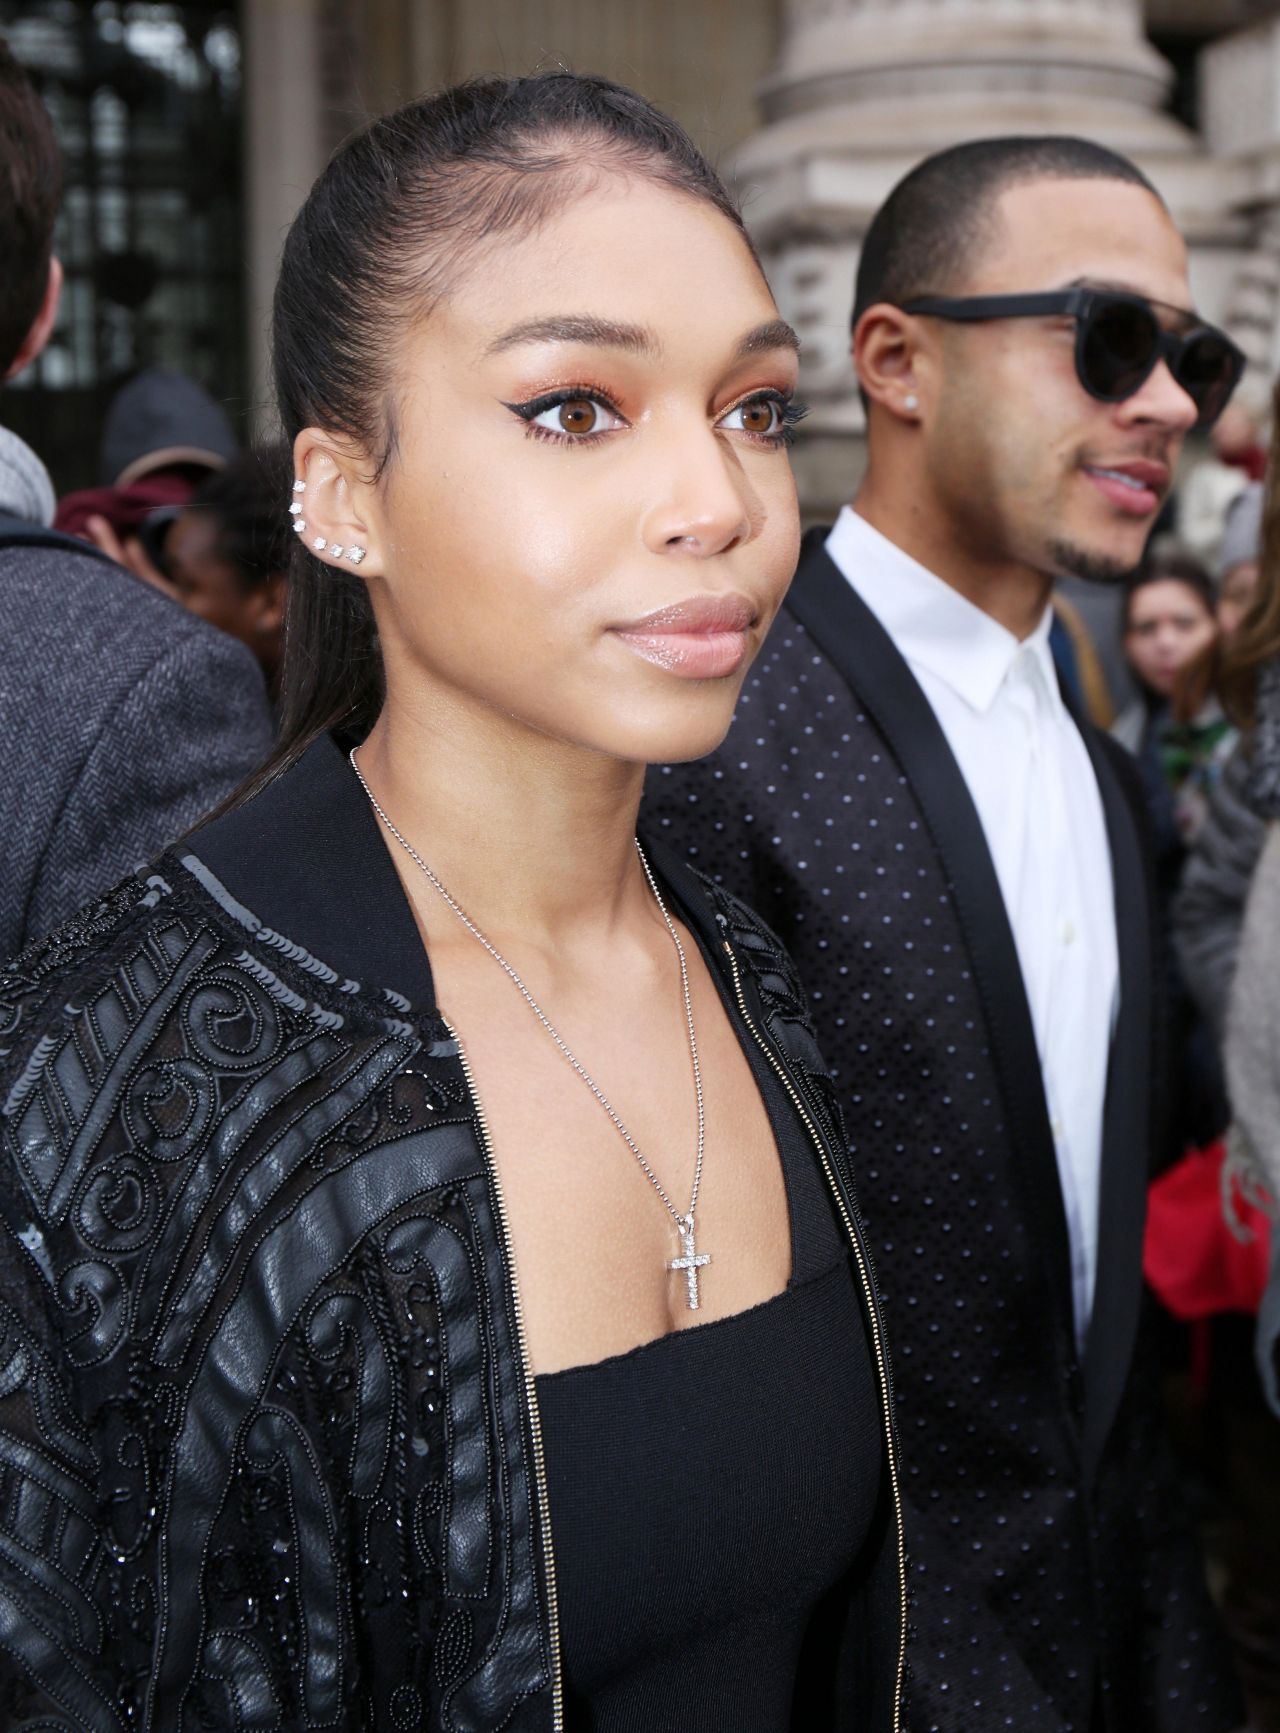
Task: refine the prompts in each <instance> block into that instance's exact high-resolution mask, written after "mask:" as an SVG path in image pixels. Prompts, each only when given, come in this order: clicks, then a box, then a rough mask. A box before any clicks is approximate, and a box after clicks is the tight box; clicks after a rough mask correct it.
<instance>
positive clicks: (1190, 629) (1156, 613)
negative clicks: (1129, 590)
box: [1124, 578, 1217, 698]
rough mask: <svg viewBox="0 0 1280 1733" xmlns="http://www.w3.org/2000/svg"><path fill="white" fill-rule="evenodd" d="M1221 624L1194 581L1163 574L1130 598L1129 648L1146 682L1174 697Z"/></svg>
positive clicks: (1126, 639) (1126, 640) (1126, 647)
mask: <svg viewBox="0 0 1280 1733" xmlns="http://www.w3.org/2000/svg"><path fill="white" fill-rule="evenodd" d="M1216 630H1217V627H1216V625H1215V623H1214V618H1213V615H1212V614H1211V613H1210V612H1209V610H1208V608H1206V607H1205V605H1204V603H1203V602H1202V601H1201V599H1200V597H1199V596H1198V595H1197V594H1196V592H1195V590H1193V589H1192V588H1191V586H1190V585H1189V584H1184V583H1182V582H1180V581H1179V580H1178V579H1177V578H1159V579H1157V580H1156V581H1155V582H1154V583H1150V584H1143V586H1142V588H1141V589H1139V590H1135V591H1134V593H1133V596H1132V597H1131V598H1130V602H1129V620H1128V625H1127V626H1126V628H1125V635H1124V650H1125V655H1126V656H1127V657H1128V659H1129V662H1130V665H1131V666H1132V668H1133V671H1134V673H1135V674H1136V675H1137V676H1138V679H1139V680H1140V681H1141V682H1142V684H1143V685H1144V686H1146V687H1148V688H1149V689H1150V690H1151V691H1152V692H1155V693H1157V694H1158V695H1159V696H1160V697H1161V698H1168V697H1169V696H1170V694H1171V693H1172V691H1173V688H1174V686H1175V684H1176V682H1177V678H1178V674H1179V672H1180V671H1181V669H1182V668H1183V667H1184V666H1185V665H1186V664H1187V663H1188V662H1189V661H1190V660H1191V659H1192V657H1193V656H1197V655H1198V654H1199V653H1200V651H1201V650H1203V649H1205V648H1206V647H1207V646H1208V644H1209V642H1210V640H1211V639H1212V638H1213V635H1214V632H1215V631H1216Z"/></svg>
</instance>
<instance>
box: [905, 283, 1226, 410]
mask: <svg viewBox="0 0 1280 1733" xmlns="http://www.w3.org/2000/svg"><path fill="white" fill-rule="evenodd" d="M1155 308H1156V303H1153V302H1151V301H1148V300H1145V299H1144V298H1143V297H1142V296H1141V295H1127V294H1124V293H1122V292H1121V291H1119V290H1116V289H1060V290H1054V291H1052V292H1050V293H1047V294H1042V295H920V296H917V297H916V298H915V299H914V300H911V301H904V302H902V311H903V312H904V313H925V314H928V315H930V316H931V317H933V318H935V319H960V320H964V321H973V322H975V323H976V322H979V321H981V320H984V319H1037V318H1045V317H1047V316H1051V315H1053V314H1055V313H1057V314H1066V315H1067V316H1068V317H1070V318H1072V319H1074V320H1075V321H1076V375H1077V377H1078V378H1079V380H1080V383H1081V385H1083V386H1084V388H1085V390H1086V391H1087V392H1088V393H1089V395H1090V397H1096V398H1098V399H1099V400H1100V401H1101V402H1103V403H1122V402H1123V401H1124V399H1125V398H1126V397H1132V396H1133V394H1134V392H1135V391H1139V390H1141V388H1142V386H1143V385H1144V384H1145V383H1146V381H1147V380H1148V379H1149V378H1150V377H1151V375H1152V373H1154V371H1155V369H1156V367H1157V366H1158V364H1159V363H1160V362H1161V361H1167V362H1168V364H1169V371H1170V373H1172V375H1173V377H1174V378H1175V379H1176V380H1177V382H1178V384H1179V385H1180V386H1181V387H1182V389H1183V390H1184V391H1185V392H1186V394H1187V396H1188V397H1189V398H1190V399H1191V401H1192V402H1193V403H1194V404H1195V406H1196V410H1197V411H1198V414H1197V419H1196V426H1197V427H1209V426H1211V425H1212V424H1213V423H1214V422H1215V421H1216V420H1217V419H1218V417H1219V416H1220V415H1221V414H1222V412H1223V410H1224V409H1225V408H1226V407H1227V400H1228V399H1229V398H1230V396H1231V393H1232V392H1233V391H1234V390H1235V388H1236V386H1237V385H1238V384H1239V382H1240V375H1241V374H1242V373H1243V372H1244V364H1245V358H1244V355H1243V354H1242V353H1241V351H1240V350H1239V349H1237V348H1236V346H1235V344H1234V343H1233V342H1232V341H1231V339H1230V337H1228V336H1227V334H1226V332H1225V331H1219V330H1218V329H1217V327H1216V326H1213V325H1197V326H1195V327H1194V328H1193V329H1192V330H1190V331H1186V332H1183V333H1181V334H1179V333H1178V332H1176V331H1166V330H1165V329H1164V328H1163V327H1162V325H1161V324H1160V321H1159V319H1158V318H1157V317H1156V312H1155ZM1172 310H1175V311H1176V309H1172Z"/></svg>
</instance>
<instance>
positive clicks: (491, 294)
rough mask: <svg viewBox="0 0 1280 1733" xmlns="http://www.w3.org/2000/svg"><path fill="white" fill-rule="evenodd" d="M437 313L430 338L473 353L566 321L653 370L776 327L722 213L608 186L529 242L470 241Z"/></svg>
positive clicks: (760, 281)
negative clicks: (688, 350)
mask: <svg viewBox="0 0 1280 1733" xmlns="http://www.w3.org/2000/svg"><path fill="white" fill-rule="evenodd" d="M439 311H440V313H441V315H442V318H441V320H440V321H439V326H440V332H439V334H440V336H441V337H444V336H445V330H444V327H448V328H449V330H448V336H449V339H450V340H452V341H458V340H459V339H462V340H464V341H466V342H467V343H468V345H469V346H470V348H471V349H472V351H473V354H474V353H476V352H479V353H483V354H486V355H487V354H493V353H497V352H498V351H499V350H501V349H503V348H514V347H515V346H516V345H515V343H514V341H511V340H509V337H508V334H510V333H518V332H521V331H524V332H526V333H529V334H531V339H530V340H533V339H536V337H537V335H538V333H539V331H540V329H541V331H542V333H543V335H544V336H554V331H553V327H554V326H555V325H556V324H557V323H560V324H564V323H566V322H568V321H575V322H576V323H577V324H578V325H579V326H580V327H582V328H583V329H584V330H585V328H586V327H587V326H588V325H590V324H592V323H594V324H596V325H598V326H599V327H601V328H604V327H612V331H613V335H614V336H617V334H619V333H624V334H629V335H624V336H623V340H622V342H621V343H620V344H618V345H617V346H619V347H624V348H627V349H629V350H630V351H631V352H632V353H634V354H636V355H638V356H641V357H645V356H648V357H649V358H652V359H655V360H656V359H659V358H660V357H661V355H662V353H663V352H665V351H666V350H668V349H669V348H671V347H672V346H680V347H683V346H684V342H692V341H696V342H698V343H699V344H702V345H704V346H705V344H706V343H707V342H708V340H710V341H711V342H712V343H713V344H714V345H715V347H717V348H726V347H727V348H732V347H734V346H735V345H736V344H737V343H738V342H739V341H740V340H741V339H742V338H743V337H744V336H745V335H746V334H747V333H748V332H749V331H750V330H752V329H753V328H755V327H756V326H759V325H761V324H764V323H768V322H771V321H776V320H777V317H778V315H777V309H776V306H775V305H774V301H773V297H772V295H771V294H770V292H769V288H768V285H767V284H766V282H765V280H764V277H763V275H762V273H761V271H760V267H759V265H758V263H757V262H756V260H755V257H754V255H753V254H752V252H751V249H750V246H749V245H748V243H747V241H746V238H745V236H744V235H743V234H742V232H741V231H740V230H739V229H738V228H737V227H736V226H735V225H734V223H732V222H731V221H730V220H729V218H728V217H726V216H725V215H724V214H723V212H721V211H719V210H717V209H716V208H715V207H714V206H713V205H711V204H710V203H708V202H707V201H706V200H704V199H699V198H696V197H694V196H692V195H690V194H688V193H684V192H680V191H677V190H675V189H673V188H670V187H665V186H662V185H661V184H657V183H654V182H646V181H642V180H638V179H636V178H634V177H630V178H626V179H623V178H622V177H618V176H610V177H607V178H606V180H605V181H604V182H603V183H602V184H600V185H599V186H597V187H594V188H593V189H592V190H590V191H588V192H584V193H581V194H579V196H578V197H576V198H573V199H571V200H569V201H568V202H567V204H566V205H565V206H564V208H563V209H560V210H557V211H555V212H553V213H552V214H551V215H550V216H549V217H547V218H545V219H544V220H543V221H541V222H540V223H538V225H537V226H536V227H535V228H533V229H532V230H531V231H529V232H525V233H520V234H515V233H511V234H506V235H495V236H493V237H492V238H491V239H489V240H486V241H484V242H482V243H481V245H480V246H479V247H477V248H476V249H475V252H474V256H473V257H472V258H471V259H470V260H469V261H468V263H467V265H466V267H465V268H464V270H463V271H462V273H461V274H460V275H459V276H458V277H457V278H456V279H455V281H454V283H453V285H452V286H451V289H450V292H449V293H448V294H447V295H446V296H445V297H444V298H443V300H442V302H441V304H440V308H439ZM430 323H435V321H431V322H430ZM682 340H683V341H682Z"/></svg>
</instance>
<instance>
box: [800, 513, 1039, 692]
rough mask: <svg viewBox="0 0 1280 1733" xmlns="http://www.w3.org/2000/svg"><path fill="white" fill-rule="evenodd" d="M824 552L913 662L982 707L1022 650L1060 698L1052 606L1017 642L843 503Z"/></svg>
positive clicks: (987, 616) (987, 615)
mask: <svg viewBox="0 0 1280 1733" xmlns="http://www.w3.org/2000/svg"><path fill="white" fill-rule="evenodd" d="M826 547H827V553H828V554H829V555H830V557H831V559H832V560H833V561H834V562H835V565H836V566H837V567H838V569H839V570H840V572H841V573H842V574H843V575H844V577H845V579H846V580H847V581H848V583H849V584H850V585H851V586H852V587H853V589H854V590H855V591H856V592H857V594H858V595H859V596H860V597H861V598H862V600H863V601H864V602H865V603H866V604H867V606H868V607H869V608H870V609H871V612H872V613H873V614H874V615H875V616H876V618H877V619H878V620H879V622H880V624H881V625H882V626H883V627H884V629H885V631H886V632H888V634H889V636H890V637H891V638H892V639H893V641H894V643H895V644H896V645H897V647H898V649H899V651H900V652H901V653H902V655H903V657H904V658H905V660H906V661H907V663H908V664H909V666H910V667H911V668H912V669H913V670H915V669H923V670H925V671H926V672H928V673H929V674H931V675H933V676H934V678H935V679H938V680H941V681H942V682H943V683H944V684H945V685H947V686H949V687H950V688H951V690H952V691H953V692H954V693H956V695H957V696H958V697H959V698H962V699H963V700H964V702H965V703H966V704H968V705H969V706H970V708H971V709H973V710H976V711H977V712H978V713H979V714H982V715H985V713H986V712H987V711H988V710H990V708H991V706H992V704H994V702H995V699H996V694H997V693H998V692H999V690H1000V687H1001V685H1002V684H1003V683H1004V680H1005V679H1006V677H1007V675H1008V673H1009V670H1010V669H1011V668H1012V666H1013V664H1014V662H1015V661H1016V660H1017V658H1018V656H1019V654H1020V653H1022V652H1025V653H1026V654H1027V655H1029V656H1031V657H1033V658H1034V659H1035V661H1036V663H1037V664H1038V666H1039V668H1040V672H1041V675H1042V676H1043V681H1042V683H1043V686H1044V689H1045V692H1046V694H1047V696H1048V699H1049V703H1050V705H1051V706H1053V707H1054V708H1055V709H1056V708H1058V707H1060V706H1061V704H1062V695H1061V692H1060V691H1059V689H1058V676H1057V672H1056V670H1055V668H1054V665H1053V655H1052V652H1051V650H1050V648H1049V632H1050V628H1051V627H1052V624H1053V609H1052V608H1051V607H1050V608H1046V609H1045V611H1044V615H1043V617H1042V618H1041V620H1040V621H1039V623H1038V625H1037V626H1036V628H1035V630H1034V631H1033V632H1032V633H1031V635H1030V636H1029V637H1028V638H1027V639H1026V640H1025V642H1021V643H1020V642H1019V640H1018V639H1017V638H1015V637H1014V635H1013V633H1012V632H1010V631H1008V630H1007V629H1006V628H1005V627H1004V626H1002V625H1000V624H999V623H998V622H997V621H996V620H993V619H992V618H991V616H990V614H984V613H983V611H982V609H981V608H978V607H975V606H974V604H973V603H972V602H970V601H968V600H967V599H966V598H965V597H964V596H962V595H961V594H960V592H959V591H958V590H954V589H952V587H951V585H950V584H948V583H945V582H944V581H943V579H941V578H939V577H937V576H936V575H935V574H934V573H933V572H931V571H929V569H928V568H927V567H926V566H922V565H921V564H920V562H919V561H918V560H914V559H912V557H911V555H910V554H908V553H904V552H903V550H902V549H901V548H900V547H898V546H897V545H896V543H894V542H891V541H890V540H889V539H888V537H887V536H884V535H881V533H880V531H879V530H877V529H873V528H872V526H871V525H870V524H869V523H868V522H867V520H866V519H865V518H864V517H859V515H858V513H857V512H855V511H854V510H853V509H852V508H851V507H850V506H844V507H843V508H842V510H841V512H840V515H839V517H838V518H837V519H836V522H835V526H834V528H833V529H832V531H831V534H830V535H829V536H828V537H827V543H826Z"/></svg>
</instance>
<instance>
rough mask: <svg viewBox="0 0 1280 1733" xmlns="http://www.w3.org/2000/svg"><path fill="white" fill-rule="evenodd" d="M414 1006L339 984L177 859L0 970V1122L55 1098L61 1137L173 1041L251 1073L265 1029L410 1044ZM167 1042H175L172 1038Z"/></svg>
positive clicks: (174, 855)
mask: <svg viewBox="0 0 1280 1733" xmlns="http://www.w3.org/2000/svg"><path fill="white" fill-rule="evenodd" d="M409 1009H410V1008H409V1005H408V1003H407V1001H406V1000H404V999H403V998H402V997H401V996H400V995H399V994H397V993H394V992H393V991H391V990H390V989H385V988H377V987H366V986H364V985H363V984H362V983H360V982H357V981H354V980H349V979H345V978H343V977H342V976H341V975H339V973H338V971H337V970H335V969H333V968H332V967H330V966H329V965H328V964H327V963H325V962H324V961H323V959H321V958H318V957H315V956H313V955H312V954H311V953H310V952H308V951H307V950H306V949H305V948H304V947H303V946H302V945H300V944H298V943H296V942H295V941H293V940H292V939H290V938H289V937H288V936H287V935H286V934H283V933H280V932H276V931H274V930H272V929H270V928H268V927H266V926H265V925H264V924H263V923H262V922H261V921H260V920H258V919H257V917H256V916H255V915H254V914H253V913H252V911H250V910H248V909H246V908H243V907H241V906H240V905H239V904H238V903H237V902H236V901H235V899H234V898H233V897H232V896H231V895H230V894H229V893H228V892H227V891H226V890H225V889H224V888H223V887H222V886H221V885H220V884H219V882H218V881H217V879H215V878H214V877H213V875H212V874H211V873H210V872H209V871H208V870H207V868H205V867H204V866H203V864H202V863H201V861H200V860H199V859H198V858H197V857H195V856H194V855H191V854H182V853H180V852H178V851H177V850H174V851H171V852H170V853H169V854H167V855H165V856H163V857H162V858H161V860H160V861H159V862H158V863H157V865H156V866H155V867H154V868H152V869H149V870H147V871H145V872H144V873H141V874H139V875H137V876H135V877H132V878H129V879H126V880H124V881H123V882H122V883H121V884H119V885H118V886H116V888H115V889H114V890H112V891H110V892H109V893H108V894H107V895H106V896H104V897H102V898H100V899H99V900H98V901H96V902H94V903H91V904H89V905H88V906H87V907H86V908H84V909H83V910H81V911H80V912H79V913H78V914H77V915H75V916H73V917H72V918H71V920H69V921H67V922H65V923H64V924H63V925H62V926H60V927H58V928H57V929H56V930H55V931H54V932H52V933H51V934H49V935H48V936H47V937H46V938H44V939H42V940H40V941H38V942H37V943H35V944H34V945H31V946H29V947H28V948H27V949H26V950H25V951H23V952H21V953H20V954H19V955H18V956H17V957H15V958H14V959H12V960H11V961H10V962H9V963H7V964H5V965H4V966H3V968H0V1118H3V1119H4V1120H7V1121H8V1122H9V1123H10V1124H11V1125H12V1124H14V1122H15V1121H17V1120H20V1119H21V1118H22V1116H23V1114H24V1109H25V1108H26V1106H27V1104H28V1102H29V1100H30V1099H31V1098H32V1097H33V1096H36V1095H38V1094H41V1093H43V1094H45V1095H48V1094H49V1089H47V1088H45V1085H46V1084H48V1083H49V1081H50V1074H51V1073H52V1074H53V1084H55V1085H56V1088H54V1091H53V1092H54V1093H55V1094H56V1095H57V1097H58V1098H59V1100H60V1101H61V1103H62V1111H61V1113H60V1115H57V1116H55V1117H58V1118H60V1119H65V1121H66V1124H67V1126H68V1127H69V1126H70V1125H71V1124H72V1123H74V1122H75V1121H76V1120H77V1119H78V1118H79V1116H80V1115H82V1114H83V1113H85V1112H88V1111H89V1110H90V1105H91V1103H93V1102H94V1101H95V1100H98V1099H99V1098H100V1097H101V1096H102V1095H103V1094H104V1093H106V1092H109V1091H111V1090H113V1089H114V1090H116V1091H117V1092H118V1091H119V1090H122V1089H124V1090H127V1089H128V1088H129V1087H130V1082H131V1079H133V1077H134V1074H135V1072H136V1071H137V1069H138V1067H139V1066H140V1065H142V1064H143V1062H144V1059H145V1057H146V1055H148V1054H152V1053H154V1052H155V1051H157V1050H158V1049H159V1048H162V1047H165V1045H166V1041H167V1040H168V1041H169V1042H170V1044H172V1043H173V1042H178V1041H179V1040H180V1038H181V1043H183V1044H186V1045H189V1044H190V1040H194V1042H195V1045H196V1048H198V1049H199V1050H200V1051H204V1050H205V1049H206V1048H207V1049H208V1051H209V1056H210V1061H211V1063H212V1062H215V1061H216V1062H219V1063H226V1064H232V1065H234V1064H237V1063H240V1062H248V1061H249V1059H250V1058H251V1057H252V1053H253V1052H255V1051H256V1049H257V1047H259V1046H260V1045H261V1043H262V1041H263V1040H264V1039H265V1031H266V1028H267V1025H268V1024H270V1025H271V1026H272V1027H277V1028H278V1026H279V1024H280V1022H281V1019H282V1018H284V1019H286V1020H288V1021H291V1022H297V1023H299V1025H300V1026H301V1025H305V1026H306V1027H307V1028H310V1029H314V1030H316V1031H320V1030H330V1031H336V1030H339V1029H341V1030H345V1031H347V1032H348V1033H354V1032H358V1031H360V1030H368V1031H369V1032H371V1033H376V1034H381V1035H386V1034H388V1033H391V1034H408V1033H409V1032H410V1028H411V1025H410V1023H409V1021H408V1020H407V1017H406V1014H407V1013H408V1012H409ZM171 1029H172V1030H173V1031H174V1033H173V1035H172V1037H170V1036H169V1035H168V1031H170V1030H171Z"/></svg>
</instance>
